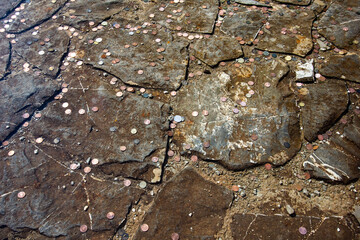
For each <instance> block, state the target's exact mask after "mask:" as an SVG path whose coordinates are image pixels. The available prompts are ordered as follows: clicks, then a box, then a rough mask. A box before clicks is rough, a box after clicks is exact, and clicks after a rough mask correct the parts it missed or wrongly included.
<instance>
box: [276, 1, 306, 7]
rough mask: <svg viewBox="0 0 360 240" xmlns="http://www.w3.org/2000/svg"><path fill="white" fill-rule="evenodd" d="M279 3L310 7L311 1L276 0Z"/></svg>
mask: <svg viewBox="0 0 360 240" xmlns="http://www.w3.org/2000/svg"><path fill="white" fill-rule="evenodd" d="M275 1H277V2H279V3H285V4H294V5H302V6H303V5H305V6H306V5H309V4H310V2H311V0H275Z"/></svg>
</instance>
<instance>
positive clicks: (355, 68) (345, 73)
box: [320, 54, 360, 83]
mask: <svg viewBox="0 0 360 240" xmlns="http://www.w3.org/2000/svg"><path fill="white" fill-rule="evenodd" d="M320 73H321V74H322V75H324V76H326V77H333V78H339V79H344V80H350V81H355V82H358V83H360V58H359V55H356V54H348V55H345V56H341V55H330V56H328V57H327V58H326V59H325V61H324V63H323V64H322V65H321V68H320Z"/></svg>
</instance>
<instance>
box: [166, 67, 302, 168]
mask: <svg viewBox="0 0 360 240" xmlns="http://www.w3.org/2000/svg"><path fill="white" fill-rule="evenodd" d="M225 71H226V72H227V73H226V72H223V71H213V72H212V74H211V75H206V76H203V77H201V78H200V79H195V80H192V81H190V82H189V84H188V85H187V86H186V87H184V88H181V89H180V91H179V92H178V95H177V97H176V99H175V101H174V104H173V108H174V114H178V115H181V116H184V117H185V119H187V121H185V122H184V123H179V124H178V126H177V129H178V130H177V134H175V136H174V138H173V141H174V143H175V144H177V145H178V146H179V147H180V148H183V146H184V145H186V144H190V145H191V151H192V152H193V153H196V154H198V155H200V156H201V158H203V159H209V160H216V161H220V162H221V163H222V164H224V165H225V166H226V167H228V168H230V169H244V168H246V167H249V166H253V165H257V164H261V163H265V162H272V163H273V164H275V165H280V164H283V163H285V162H286V161H288V160H289V159H291V158H292V157H293V156H294V154H295V153H296V152H297V151H298V150H299V148H300V142H301V140H300V132H299V131H300V126H299V119H298V111H299V109H298V108H297V107H296V106H295V99H294V95H293V94H291V92H290V93H289V90H287V89H288V87H287V83H284V84H283V82H286V81H282V82H281V83H280V84H279V82H278V81H279V79H281V78H282V77H283V76H284V75H285V74H286V73H287V72H288V71H289V68H288V66H287V65H286V64H285V63H283V62H281V61H276V60H271V61H265V62H261V63H254V64H252V65H251V66H249V67H248V66H245V65H240V67H234V66H231V65H229V67H228V68H227V70H225ZM271 73H275V75H274V77H271V76H270V74H271ZM248 81H253V82H255V85H254V86H249V85H248ZM265 83H269V84H270V86H269V87H265V86H264V84H265ZM277 85H278V86H277ZM250 90H253V91H254V92H255V94H254V95H252V96H251V98H247V97H246V94H248V93H249V92H250ZM282 94H286V95H288V94H289V95H288V97H287V98H284V96H283V95H282ZM221 97H226V98H227V101H226V102H222V101H221V99H220V98H221ZM193 99H196V101H194V100H193ZM242 102H243V103H246V105H247V106H246V107H242V106H241V104H243V103H242ZM236 105H237V107H235V106H236ZM234 109H235V111H237V110H238V111H239V113H238V114H235V113H234V112H233V111H234ZM236 109H237V110H236ZM203 110H207V111H208V112H209V115H208V116H203V115H202V114H201V113H202V111H203ZM193 111H198V112H199V115H198V116H197V117H194V116H193V115H192V112H193ZM259 126H262V127H261V128H259ZM252 135H256V136H257V138H258V139H257V140H255V141H253V140H252V139H251V136H252ZM206 141H209V142H210V147H209V148H203V143H204V142H206ZM285 145H286V146H285ZM287 147H288V148H287Z"/></svg>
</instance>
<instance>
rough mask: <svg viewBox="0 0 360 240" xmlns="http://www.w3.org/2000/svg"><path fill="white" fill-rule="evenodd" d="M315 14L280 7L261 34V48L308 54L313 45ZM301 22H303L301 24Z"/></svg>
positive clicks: (259, 46)
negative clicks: (312, 35)
mask: <svg viewBox="0 0 360 240" xmlns="http://www.w3.org/2000/svg"><path fill="white" fill-rule="evenodd" d="M314 18H315V15H314V13H313V12H312V11H301V12H300V13H296V11H292V10H283V9H280V10H278V11H276V12H274V13H273V14H272V15H271V16H270V17H269V19H268V20H267V21H268V23H269V24H268V25H267V26H268V27H266V26H265V28H264V29H263V31H264V34H263V35H259V43H258V44H257V47H258V48H259V49H263V50H268V51H274V52H282V53H292V54H295V55H299V56H302V57H304V56H306V55H307V54H308V53H309V52H310V50H311V49H312V47H313V43H312V39H311V26H312V21H313V20H314ZM300 23H301V24H300Z"/></svg>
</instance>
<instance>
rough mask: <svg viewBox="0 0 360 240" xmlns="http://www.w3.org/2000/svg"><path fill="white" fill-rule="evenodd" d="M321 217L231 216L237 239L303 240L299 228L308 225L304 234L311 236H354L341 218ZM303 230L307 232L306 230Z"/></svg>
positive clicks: (312, 239) (232, 228)
mask: <svg viewBox="0 0 360 240" xmlns="http://www.w3.org/2000/svg"><path fill="white" fill-rule="evenodd" d="M321 221H322V220H321V218H320V217H316V216H315V217H312V216H301V217H289V216H275V215H252V214H235V215H234V216H233V217H232V223H231V230H232V237H233V238H234V239H294V240H301V239H304V235H302V234H301V233H300V230H299V229H300V228H305V229H307V234H305V236H306V237H308V239H311V240H316V239H322V238H324V239H331V240H336V239H354V237H355V234H354V233H353V231H352V229H351V228H349V227H348V226H347V225H346V223H345V222H344V221H343V220H342V218H337V217H329V218H327V219H325V220H324V221H323V222H321ZM264 226H266V227H264ZM338 229H339V231H338ZM301 230H302V232H303V233H304V230H303V229H301ZM310 230H311V234H310Z"/></svg>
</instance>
